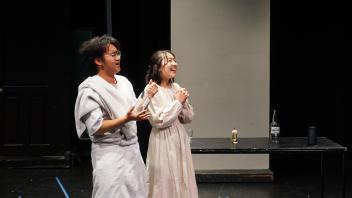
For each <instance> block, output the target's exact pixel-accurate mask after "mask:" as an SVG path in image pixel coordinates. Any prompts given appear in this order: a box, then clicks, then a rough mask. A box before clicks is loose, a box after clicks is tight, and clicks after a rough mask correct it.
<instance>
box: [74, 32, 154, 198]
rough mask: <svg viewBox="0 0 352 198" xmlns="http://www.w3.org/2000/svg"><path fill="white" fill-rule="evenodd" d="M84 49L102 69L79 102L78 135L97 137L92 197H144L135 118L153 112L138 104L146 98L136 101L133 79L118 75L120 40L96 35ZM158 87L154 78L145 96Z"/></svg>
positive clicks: (93, 149)
mask: <svg viewBox="0 0 352 198" xmlns="http://www.w3.org/2000/svg"><path fill="white" fill-rule="evenodd" d="M80 53H81V54H82V56H83V57H84V58H85V59H86V61H87V62H88V63H89V64H90V66H92V67H93V68H95V69H96V71H97V73H96V75H94V76H92V77H88V78H87V79H86V80H84V81H83V82H82V83H81V84H80V85H79V88H78V96H77V99H76V104H75V124H76V129H77V134H78V137H79V138H80V139H85V138H90V140H91V142H92V145H91V158H92V166H93V192H92V197H98V198H101V197H123V198H145V197H146V196H147V187H146V181H147V180H146V179H147V178H146V171H145V165H144V163H143V159H142V156H141V153H140V150H139V144H138V139H137V126H136V122H135V121H139V120H146V119H147V118H148V117H149V116H150V114H149V113H148V112H147V111H146V110H143V108H142V107H141V105H139V104H142V102H140V101H144V100H142V99H145V98H142V97H141V98H140V101H138V102H137V99H136V96H135V94H134V92H133V87H132V84H131V83H130V81H129V80H128V79H127V78H125V77H123V76H120V75H115V74H116V73H118V72H120V70H121V68H120V60H121V52H120V44H119V42H118V41H117V40H116V39H114V38H113V37H111V36H107V35H103V36H101V37H94V38H92V39H90V40H88V41H86V42H84V43H83V44H82V46H81V48H80ZM156 92H157V85H156V84H155V83H152V82H150V83H149V84H148V86H147V88H146V94H142V95H144V97H149V98H152V97H153V96H154V94H155V93H156ZM136 104H137V105H136ZM134 105H136V106H134Z"/></svg>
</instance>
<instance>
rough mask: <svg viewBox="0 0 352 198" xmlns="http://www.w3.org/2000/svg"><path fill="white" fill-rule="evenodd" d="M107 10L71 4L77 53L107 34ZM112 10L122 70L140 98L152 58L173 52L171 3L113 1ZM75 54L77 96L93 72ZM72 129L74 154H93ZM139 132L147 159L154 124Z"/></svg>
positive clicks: (95, 1) (92, 1)
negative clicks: (84, 44) (158, 53)
mask: <svg viewBox="0 0 352 198" xmlns="http://www.w3.org/2000/svg"><path fill="white" fill-rule="evenodd" d="M105 10H106V4H105V1H99V0H89V1H88V2H87V1H86V0H84V1H83V0H78V1H72V2H71V12H70V16H71V18H70V19H71V20H70V21H71V29H72V30H73V32H72V33H73V34H72V35H73V39H72V40H73V46H74V47H73V49H74V50H77V49H78V47H79V45H80V44H81V43H82V42H83V41H84V40H87V39H88V38H90V37H92V36H96V35H101V34H105V33H106V32H107V31H106V30H107V27H106V18H105V17H106V11H105ZM111 11H112V18H111V20H112V35H113V36H114V37H115V38H116V39H118V40H119V42H120V43H121V51H122V63H121V67H122V69H121V72H120V73H119V74H121V75H124V76H126V77H127V78H128V79H129V80H130V81H131V82H132V84H133V86H134V90H135V93H136V95H137V96H138V95H139V94H140V93H141V91H142V90H143V89H144V86H145V82H144V76H145V72H146V70H147V64H148V61H149V57H150V56H151V55H152V53H153V52H154V51H156V50H159V49H170V36H171V35H170V27H171V26H170V1H169V0H166V1H142V0H134V1H112V3H111ZM73 53H74V57H75V59H74V62H75V64H74V68H75V76H74V84H73V86H72V87H73V88H74V89H73V90H72V92H73V96H75V95H76V94H77V90H76V88H77V86H78V85H79V83H80V82H81V81H82V80H84V78H86V76H87V75H89V71H88V70H87V67H86V66H84V65H83V63H82V61H81V59H80V57H79V55H78V53H77V51H75V52H73ZM72 102H74V101H73V100H72ZM72 104H73V103H72ZM72 119H73V118H72ZM71 128H72V133H71V134H73V136H72V142H73V144H72V149H73V151H74V152H75V153H79V154H83V155H84V154H89V151H90V142H89V141H86V142H82V141H80V140H77V137H76V135H75V131H74V123H71ZM138 129H139V130H138V137H139V142H140V147H141V152H142V156H143V158H144V159H145V157H146V152H147V148H148V139H149V133H150V125H149V123H148V122H147V121H143V122H138Z"/></svg>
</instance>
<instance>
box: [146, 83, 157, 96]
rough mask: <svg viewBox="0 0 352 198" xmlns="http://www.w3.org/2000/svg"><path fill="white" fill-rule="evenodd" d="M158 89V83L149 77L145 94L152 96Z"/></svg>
mask: <svg viewBox="0 0 352 198" xmlns="http://www.w3.org/2000/svg"><path fill="white" fill-rule="evenodd" d="M158 90H159V89H158V85H157V84H156V83H155V82H154V81H153V80H152V79H150V80H149V83H148V86H147V96H148V97H149V98H152V97H153V96H154V95H155V94H156V93H157V92H158Z"/></svg>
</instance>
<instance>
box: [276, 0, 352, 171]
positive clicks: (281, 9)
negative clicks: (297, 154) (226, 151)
mask: <svg viewBox="0 0 352 198" xmlns="http://www.w3.org/2000/svg"><path fill="white" fill-rule="evenodd" d="M347 8H348V6H347V1H338V2H331V1H329V2H328V1H309V2H308V1H307V2H299V1H295V2H292V1H290V2H287V1H275V0H273V1H271V56H270V59H271V61H270V62H271V64H270V65H271V69H270V71H271V78H270V84H271V86H270V96H271V102H270V104H271V110H272V109H273V108H275V109H278V111H279V122H280V124H281V130H282V131H281V135H282V136H306V135H307V127H308V126H309V125H314V126H317V127H318V135H319V136H326V137H328V138H330V139H332V140H334V141H336V142H338V143H340V144H342V145H344V146H347V147H348V148H350V147H351V141H350V139H349V137H350V135H349V133H350V127H349V123H350V120H351V116H350V115H351V113H350V112H351V105H350V104H351V102H350V101H351V98H350V94H349V92H350V91H349V90H350V88H349V86H350V85H351V82H350V81H351V80H350V79H351V78H350V77H349V75H350V72H349V70H348V69H347V67H350V66H351V65H352V64H351V59H350V58H349V54H350V52H351V50H350V46H351V31H350V29H349V26H350V25H349V24H350V21H349V19H350V18H351V13H350V12H349V11H348V9H347ZM348 155H349V158H351V154H350V152H349V154H348ZM274 159H275V158H274ZM317 159H318V158H317ZM282 160H283V159H279V160H276V161H275V160H273V165H274V166H277V167H279V166H280V163H282ZM293 161H294V159H293ZM331 161H332V162H333V163H335V164H336V161H334V160H333V159H332V160H331ZM291 162H292V161H290V162H289V163H291ZM338 162H339V160H338ZM333 163H332V164H333ZM291 164H296V163H291ZM301 164H305V165H307V164H309V163H301ZM337 164H338V165H339V163H337Z"/></svg>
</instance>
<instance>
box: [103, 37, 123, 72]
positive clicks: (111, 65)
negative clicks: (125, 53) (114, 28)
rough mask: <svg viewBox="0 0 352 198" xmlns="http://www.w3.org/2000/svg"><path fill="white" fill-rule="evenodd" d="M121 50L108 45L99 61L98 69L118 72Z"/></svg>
mask: <svg viewBox="0 0 352 198" xmlns="http://www.w3.org/2000/svg"><path fill="white" fill-rule="evenodd" d="M120 60H121V52H120V50H118V49H117V48H116V47H115V46H114V45H111V44H110V45H108V47H107V49H106V52H105V53H104V55H103V59H102V60H101V61H100V65H99V66H100V70H103V71H104V72H106V73H108V74H111V75H115V74H117V73H118V72H120V70H121V67H120Z"/></svg>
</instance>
